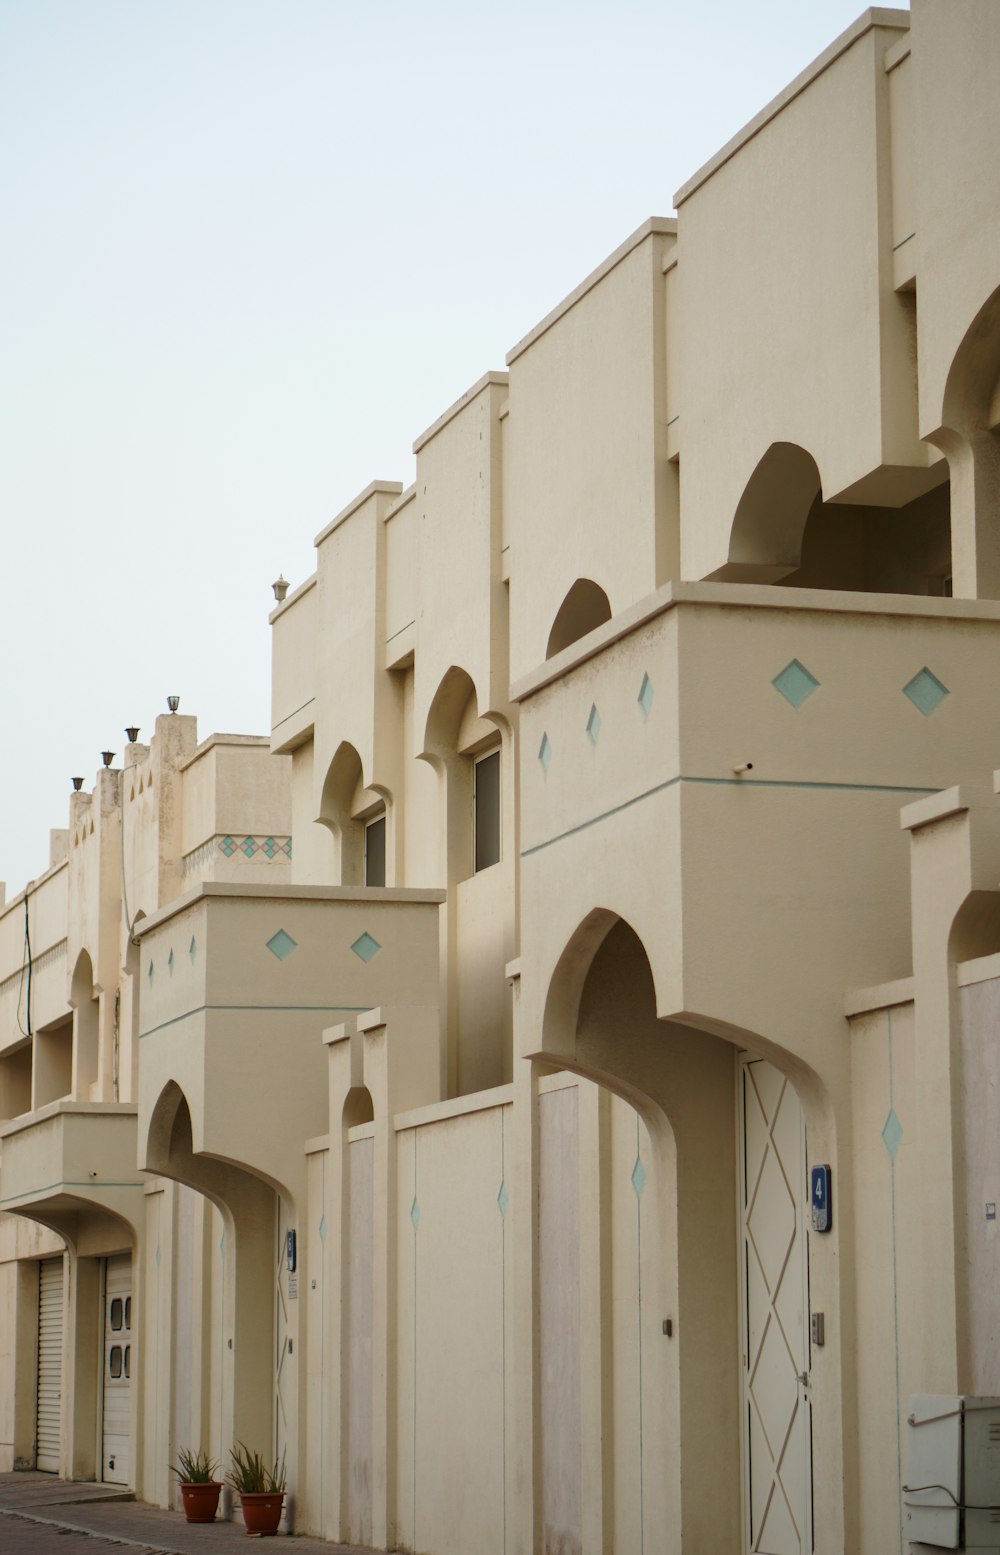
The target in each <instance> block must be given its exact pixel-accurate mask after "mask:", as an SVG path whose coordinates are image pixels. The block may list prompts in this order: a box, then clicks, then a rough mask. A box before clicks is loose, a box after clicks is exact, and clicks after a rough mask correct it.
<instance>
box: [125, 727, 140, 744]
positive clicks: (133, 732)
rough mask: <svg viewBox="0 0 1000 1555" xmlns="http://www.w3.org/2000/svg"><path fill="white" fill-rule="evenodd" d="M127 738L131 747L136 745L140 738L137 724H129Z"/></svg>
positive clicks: (126, 731) (126, 732)
mask: <svg viewBox="0 0 1000 1555" xmlns="http://www.w3.org/2000/svg"><path fill="white" fill-rule="evenodd" d="M125 738H126V739H127V740H128V742H129V744H130V745H134V744H135V742H136V740H137V739H138V738H139V731H138V729H137V728H136V726H135V724H129V726H128V728H127V729H126V730H125Z"/></svg>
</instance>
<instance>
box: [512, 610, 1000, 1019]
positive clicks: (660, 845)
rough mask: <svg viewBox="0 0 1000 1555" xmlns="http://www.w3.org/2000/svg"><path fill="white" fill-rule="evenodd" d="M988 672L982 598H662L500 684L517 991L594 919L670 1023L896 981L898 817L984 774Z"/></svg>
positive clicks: (903, 921)
mask: <svg viewBox="0 0 1000 1555" xmlns="http://www.w3.org/2000/svg"><path fill="white" fill-rule="evenodd" d="M998 676H1000V604H998V603H997V602H995V601H973V600H953V599H935V598H923V597H920V598H917V597H913V596H895V595H870V594H869V595H859V594H846V593H834V592H825V591H824V592H821V591H814V590H803V589H790V588H775V587H764V586H738V585H732V584H725V583H675V584H672V585H667V586H666V587H665V588H663V589H661V590H659V591H658V592H657V593H656V594H655V595H653V596H651V597H650V599H648V600H647V601H644V602H641V603H640V604H639V605H636V606H634V607H633V608H632V609H631V610H629V611H626V612H623V613H622V614H621V615H619V616H617V617H615V618H614V619H613V620H612V621H609V622H607V623H605V624H604V625H603V626H601V627H599V628H597V630H595V631H593V632H591V633H590V634H589V635H588V636H587V637H585V638H583V639H581V640H580V641H579V642H577V643H574V644H572V645H571V646H570V647H569V648H567V649H565V650H564V651H563V652H562V653H561V654H559V655H558V657H556V658H553V659H552V660H550V661H549V662H547V663H546V664H545V665H543V666H542V667H540V668H539V669H538V670H537V671H535V672H533V674H532V675H530V676H527V677H525V678H524V679H523V680H522V681H521V682H520V683H519V684H517V685H515V686H514V688H513V690H512V695H513V697H514V698H515V699H516V700H517V701H518V702H519V703H520V734H521V758H520V760H521V796H520V797H521V868H522V877H521V878H522V946H523V947H525V949H522V962H523V963H524V971H525V976H526V978H527V975H528V974H529V970H533V972H534V973H535V974H537V976H539V977H541V978H542V979H543V980H547V979H548V978H549V977H550V976H551V974H552V969H553V968H554V967H555V965H556V963H557V962H558V960H559V958H560V956H561V955H562V953H563V950H564V949H565V947H566V946H568V945H569V944H570V943H571V942H572V940H573V936H574V934H575V933H576V931H577V930H578V928H579V926H580V925H581V924H582V923H583V922H584V921H585V920H586V919H587V916H588V914H591V913H593V912H595V911H598V910H601V909H603V910H604V911H606V912H608V913H611V914H613V915H616V916H620V917H624V918H626V919H627V921H629V922H630V923H631V925H632V927H633V929H634V930H635V931H636V933H638V934H639V936H640V938H641V939H642V941H643V943H644V945H645V946H646V948H647V953H648V954H649V955H650V958H651V960H653V961H654V962H655V965H654V972H655V976H656V983H657V993H658V1002H659V1007H660V1012H661V1014H667V1013H674V1014H677V1015H678V1016H680V1015H681V1014H682V1013H683V1012H685V1011H686V1012H689V1014H700V1015H702V1016H704V1017H705V1018H706V1019H709V1018H711V1020H712V1021H713V1022H714V1023H716V1025H717V1026H724V1025H725V1024H727V1023H731V1024H733V1025H737V1026H744V1027H745V1026H747V1025H750V1024H752V1023H753V1022H754V1021H757V1022H762V1021H764V1020H765V1019H769V1018H770V1012H771V1011H772V1007H773V1002H774V1001H773V999H772V998H771V997H770V996H771V994H772V992H773V990H774V989H776V988H778V987H780V988H781V989H782V990H783V991H784V996H785V997H784V1005H785V1008H786V1010H794V1009H795V1007H796V996H797V995H798V1000H799V1008H800V1010H801V1011H803V1012H804V1011H806V1010H807V1009H810V1008H812V1009H815V998H816V997H817V996H820V995H821V996H823V997H828V998H829V999H831V1000H837V1001H839V999H840V998H841V995H842V989H843V987H844V986H845V985H847V986H850V985H852V984H853V985H856V986H863V985H865V984H866V983H868V982H872V983H874V982H878V981H881V980H884V979H885V978H887V977H893V976H900V975H905V973H907V972H908V970H909V958H910V947H909V915H908V911H907V910H906V909H907V906H908V893H909V860H908V853H907V844H906V839H905V837H904V835H903V834H902V833H901V832H900V830H899V811H900V809H901V808H902V806H903V805H905V804H907V803H909V802H910V801H911V800H913V799H915V798H917V797H919V796H920V795H922V794H925V793H928V792H933V791H935V790H937V789H940V788H944V787H947V786H950V785H952V784H955V783H968V782H971V783H974V784H975V783H979V784H982V783H985V782H988V781H989V778H990V774H991V773H992V770H993V768H994V767H995V766H996V761H997V735H996V722H995V700H996V689H995V688H996V685H997V681H998ZM526 954H527V955H530V958H531V961H530V967H529V961H528V960H527V959H525V958H526ZM539 997H541V995H540V994H539ZM803 1018H804V1015H803ZM754 1029H758V1030H766V1029H767V1028H766V1026H762V1025H759V1024H758V1025H757V1026H756V1027H755V1028H754Z"/></svg>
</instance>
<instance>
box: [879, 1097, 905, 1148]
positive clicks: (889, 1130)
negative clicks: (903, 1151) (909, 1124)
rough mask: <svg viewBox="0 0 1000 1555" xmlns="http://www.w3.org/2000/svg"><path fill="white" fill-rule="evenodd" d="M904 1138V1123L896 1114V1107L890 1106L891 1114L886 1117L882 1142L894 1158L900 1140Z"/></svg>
mask: <svg viewBox="0 0 1000 1555" xmlns="http://www.w3.org/2000/svg"><path fill="white" fill-rule="evenodd" d="M902 1138H903V1125H902V1123H900V1121H899V1119H898V1118H897V1116H896V1109H895V1107H890V1108H889V1116H888V1117H887V1118H886V1120H885V1125H884V1127H883V1129H882V1143H883V1144H884V1145H885V1148H886V1149H887V1150H888V1152H889V1154H890V1155H891V1156H892V1158H893V1160H895V1159H896V1151H897V1150H898V1149H899V1145H900V1141H901V1140H902Z"/></svg>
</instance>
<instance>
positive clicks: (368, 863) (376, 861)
mask: <svg viewBox="0 0 1000 1555" xmlns="http://www.w3.org/2000/svg"><path fill="white" fill-rule="evenodd" d="M365 885H385V816H384V815H380V816H379V818H378V820H377V821H369V822H368V825H367V826H366V827H365Z"/></svg>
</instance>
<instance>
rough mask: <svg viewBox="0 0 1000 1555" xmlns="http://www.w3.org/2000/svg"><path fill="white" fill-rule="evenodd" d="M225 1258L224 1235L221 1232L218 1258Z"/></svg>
mask: <svg viewBox="0 0 1000 1555" xmlns="http://www.w3.org/2000/svg"><path fill="white" fill-rule="evenodd" d="M225 1256H226V1233H225V1232H224V1231H223V1233H222V1235H221V1236H220V1238H219V1257H220V1258H225Z"/></svg>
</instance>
